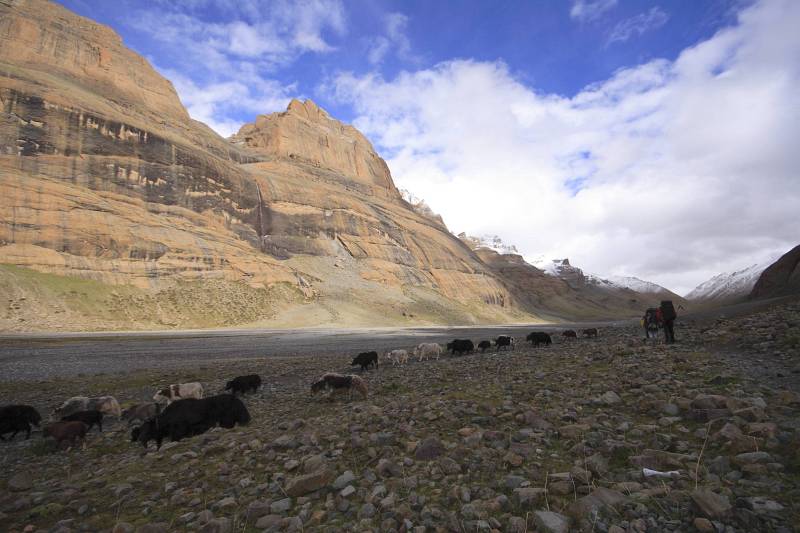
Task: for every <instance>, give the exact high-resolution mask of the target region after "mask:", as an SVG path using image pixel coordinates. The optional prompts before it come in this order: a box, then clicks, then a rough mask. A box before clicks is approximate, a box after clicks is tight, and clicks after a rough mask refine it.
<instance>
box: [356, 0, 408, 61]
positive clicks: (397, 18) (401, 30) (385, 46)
mask: <svg viewBox="0 0 800 533" xmlns="http://www.w3.org/2000/svg"><path fill="white" fill-rule="evenodd" d="M384 26H385V34H384V35H380V36H378V37H376V38H374V39H372V40H370V42H369V47H370V50H369V52H368V54H367V60H368V61H369V62H370V64H372V65H377V64H379V63H380V62H381V61H383V59H384V57H386V54H387V53H389V52H390V51H391V50H392V49H393V50H394V53H395V54H396V55H397V57H398V58H400V59H403V60H409V59H412V56H411V41H410V40H409V39H408V36H407V35H406V27H407V26H408V17H407V16H406V15H403V14H402V13H389V14H387V15H386V16H385V17H384Z"/></svg>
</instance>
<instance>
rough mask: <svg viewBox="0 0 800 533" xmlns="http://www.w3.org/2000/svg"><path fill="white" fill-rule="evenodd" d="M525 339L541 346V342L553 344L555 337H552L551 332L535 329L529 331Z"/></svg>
mask: <svg viewBox="0 0 800 533" xmlns="http://www.w3.org/2000/svg"><path fill="white" fill-rule="evenodd" d="M525 340H528V341H530V343H531V344H532V345H534V346H539V345H540V344H553V339H551V338H550V334H549V333H545V332H543V331H534V332H532V333H529V334H528V336H527V337H525Z"/></svg>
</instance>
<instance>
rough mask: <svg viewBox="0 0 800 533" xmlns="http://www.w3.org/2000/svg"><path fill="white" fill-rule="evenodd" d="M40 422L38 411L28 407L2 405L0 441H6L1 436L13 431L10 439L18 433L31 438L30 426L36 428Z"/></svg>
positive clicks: (0, 409) (40, 417)
mask: <svg viewBox="0 0 800 533" xmlns="http://www.w3.org/2000/svg"><path fill="white" fill-rule="evenodd" d="M41 421H42V416H41V415H40V414H39V411H37V410H36V409H34V408H33V407H31V406H30V405H4V406H3V407H0V440H6V439H5V438H3V435H4V434H6V433H9V432H11V431H13V433H12V434H11V437H10V438H11V439H13V438H14V437H16V436H17V433H19V432H20V431H24V432H25V438H26V439H29V438H31V424H33V425H34V426H38V425H39V422H41Z"/></svg>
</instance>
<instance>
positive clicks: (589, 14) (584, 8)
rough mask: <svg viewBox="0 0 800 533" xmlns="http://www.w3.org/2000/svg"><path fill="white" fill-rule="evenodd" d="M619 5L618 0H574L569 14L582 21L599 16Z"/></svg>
mask: <svg viewBox="0 0 800 533" xmlns="http://www.w3.org/2000/svg"><path fill="white" fill-rule="evenodd" d="M616 5H617V0H573V2H572V7H571V8H570V10H569V16H570V17H572V18H573V19H575V20H578V21H580V22H588V21H592V20H595V19H597V18H599V17H600V16H601V15H602V14H603V13H605V12H606V11H608V10H610V9H612V8H613V7H614V6H616Z"/></svg>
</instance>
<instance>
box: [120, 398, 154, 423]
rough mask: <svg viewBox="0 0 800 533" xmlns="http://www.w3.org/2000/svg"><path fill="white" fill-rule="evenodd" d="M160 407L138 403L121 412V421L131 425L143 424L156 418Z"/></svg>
mask: <svg viewBox="0 0 800 533" xmlns="http://www.w3.org/2000/svg"><path fill="white" fill-rule="evenodd" d="M159 408H160V405H159V404H157V403H153V402H150V403H140V404H137V405H134V406H132V407H129V408H127V409H125V410H124V411H122V419H123V420H126V421H127V422H128V425H131V424H132V423H133V422H144V421H145V420H149V419H150V418H153V417H154V416H156V415H157V414H158V412H159Z"/></svg>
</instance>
